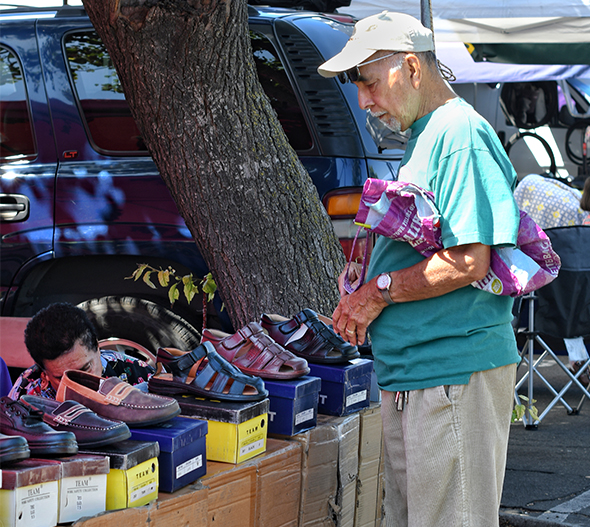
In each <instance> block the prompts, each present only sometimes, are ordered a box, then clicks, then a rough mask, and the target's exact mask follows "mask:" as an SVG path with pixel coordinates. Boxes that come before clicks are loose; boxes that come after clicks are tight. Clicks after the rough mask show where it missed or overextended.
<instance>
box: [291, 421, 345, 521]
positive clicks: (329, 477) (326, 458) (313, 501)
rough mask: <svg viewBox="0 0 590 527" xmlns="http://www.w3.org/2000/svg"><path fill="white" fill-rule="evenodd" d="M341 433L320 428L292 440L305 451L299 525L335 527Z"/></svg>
mask: <svg viewBox="0 0 590 527" xmlns="http://www.w3.org/2000/svg"><path fill="white" fill-rule="evenodd" d="M338 439H339V438H338V432H337V430H336V428H335V427H333V426H326V425H321V424H319V423H318V425H317V426H316V427H315V428H312V429H311V430H308V431H307V432H303V433H301V434H297V435H295V436H293V437H292V440H293V441H297V442H299V443H300V444H301V447H302V463H301V492H300V494H301V505H300V507H299V523H298V525H300V526H303V525H314V526H315V525H323V522H330V523H326V524H327V525H333V523H332V514H333V512H334V511H335V510H336V508H337V506H336V492H337V488H338Z"/></svg>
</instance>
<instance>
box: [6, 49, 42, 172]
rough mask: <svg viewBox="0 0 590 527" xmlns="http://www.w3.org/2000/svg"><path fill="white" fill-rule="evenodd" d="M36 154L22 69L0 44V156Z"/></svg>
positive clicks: (16, 158) (20, 156)
mask: <svg viewBox="0 0 590 527" xmlns="http://www.w3.org/2000/svg"><path fill="white" fill-rule="evenodd" d="M36 155H37V152H36V148H35V141H34V140H33V132H32V129H31V116H30V114H29V104H28V101H27V90H26V88H25V82H24V78H23V71H22V68H21V65H20V63H19V61H18V58H17V57H16V55H15V54H14V53H13V52H12V51H10V50H8V49H6V48H4V47H0V159H3V160H5V161H10V160H13V159H14V160H21V159H28V158H34V157H36Z"/></svg>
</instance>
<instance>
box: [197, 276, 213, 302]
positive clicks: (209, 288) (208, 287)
mask: <svg viewBox="0 0 590 527" xmlns="http://www.w3.org/2000/svg"><path fill="white" fill-rule="evenodd" d="M201 287H202V288H203V293H207V295H208V296H207V298H208V299H209V301H211V300H212V299H213V296H214V295H215V291H217V284H216V283H215V280H214V279H213V275H212V274H211V273H208V274H207V276H205V278H204V279H203V281H202V282H201Z"/></svg>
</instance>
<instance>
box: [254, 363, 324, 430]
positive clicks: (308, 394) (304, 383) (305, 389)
mask: <svg viewBox="0 0 590 527" xmlns="http://www.w3.org/2000/svg"><path fill="white" fill-rule="evenodd" d="M321 382H322V381H321V379H320V378H319V377H310V376H309V375H305V376H304V377H299V378H298V379H292V380H286V381H271V380H268V379H265V380H264V386H265V388H266V389H267V390H268V394H269V396H268V398H269V400H270V409H269V412H268V432H269V434H277V435H285V436H293V435H295V434H299V433H300V432H304V431H306V430H310V429H311V428H313V427H315V425H316V424H317V417H318V402H319V393H320V386H321Z"/></svg>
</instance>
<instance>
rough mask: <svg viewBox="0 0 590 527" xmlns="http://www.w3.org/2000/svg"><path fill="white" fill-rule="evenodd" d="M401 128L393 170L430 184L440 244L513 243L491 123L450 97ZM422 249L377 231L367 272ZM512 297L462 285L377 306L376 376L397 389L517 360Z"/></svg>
mask: <svg viewBox="0 0 590 527" xmlns="http://www.w3.org/2000/svg"><path fill="white" fill-rule="evenodd" d="M411 131H412V132H411V136H410V140H409V141H408V145H407V148H406V153H405V155H404V158H403V160H402V163H401V168H400V171H399V175H398V179H399V181H407V182H411V183H414V184H416V185H418V186H420V187H422V188H425V189H427V190H430V191H432V192H433V193H434V199H435V203H436V205H437V208H438V210H439V212H440V215H441V232H442V242H443V246H444V247H445V248H448V247H454V246H457V245H465V244H470V243H482V244H485V245H490V246H496V247H506V246H514V245H515V244H516V238H517V234H518V224H519V211H518V207H517V206H516V203H515V201H514V198H513V195H512V192H513V189H514V186H515V184H516V173H515V172H514V169H513V167H512V165H511V163H510V161H509V160H508V157H507V156H506V154H505V151H504V148H503V147H502V145H501V143H500V141H499V140H498V138H497V136H496V133H495V131H494V130H493V128H492V127H491V126H490V125H489V124H488V123H487V122H486V121H485V120H484V119H483V118H482V117H481V116H479V115H478V114H477V113H476V112H475V111H474V110H473V108H472V107H471V106H470V105H469V104H467V103H466V102H465V101H464V100H462V99H460V98H458V97H457V98H455V99H452V100H451V101H449V102H448V103H446V104H445V105H443V106H441V107H439V108H437V109H436V110H435V111H434V112H431V113H430V114H428V115H426V116H424V117H422V118H421V119H419V120H418V121H416V122H415V123H414V124H413V125H412V127H411ZM423 259H424V257H423V256H422V255H420V253H418V252H417V251H416V250H415V249H413V248H412V247H411V246H410V245H409V244H408V243H406V242H399V241H393V240H391V239H389V238H386V237H383V236H381V237H379V239H378V240H377V242H376V244H375V247H374V249H373V252H372V254H371V260H370V264H369V268H368V271H367V280H370V279H371V278H373V277H375V276H377V275H378V274H380V273H383V272H391V271H396V270H399V269H404V268H406V267H410V266H412V265H413V264H415V263H418V262H419V261H421V260H423ZM394 287H395V284H394ZM512 304H513V299H512V298H511V297H507V296H497V295H493V294H491V293H487V292H485V291H481V290H479V289H476V288H475V287H473V286H471V285H469V286H467V287H463V288H461V289H458V290H455V291H452V292H451V293H447V294H446V295H443V296H439V297H436V298H430V299H426V300H420V301H416V302H403V303H399V304H395V305H392V306H387V307H386V308H385V309H384V310H383V311H382V312H381V314H380V315H379V317H378V318H377V319H376V320H375V321H373V323H372V324H371V326H370V328H369V333H370V336H371V342H372V348H373V355H374V358H375V363H374V365H375V372H376V374H377V379H378V382H379V386H380V387H381V388H382V389H384V390H389V391H402V390H417V389H423V388H430V387H433V386H440V385H447V384H467V383H468V382H469V377H470V376H471V374H472V373H474V372H477V371H484V370H488V369H492V368H496V367H500V366H505V365H507V364H513V363H516V362H518V360H519V355H518V350H517V348H516V342H515V339H514V333H513V330H512V326H511V323H510V322H511V320H512V314H511V310H512Z"/></svg>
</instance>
